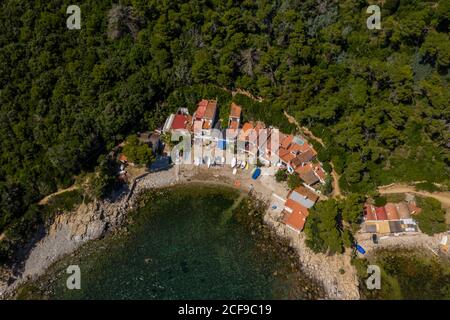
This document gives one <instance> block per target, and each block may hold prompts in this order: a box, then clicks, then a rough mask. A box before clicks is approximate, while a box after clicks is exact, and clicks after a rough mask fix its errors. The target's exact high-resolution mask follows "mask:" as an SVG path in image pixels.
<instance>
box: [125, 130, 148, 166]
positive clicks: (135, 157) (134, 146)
mask: <svg viewBox="0 0 450 320" xmlns="http://www.w3.org/2000/svg"><path fill="white" fill-rule="evenodd" d="M122 152H123V154H125V155H126V156H127V157H128V159H129V160H130V162H133V163H135V164H141V165H149V164H150V163H151V162H152V161H154V160H155V156H154V155H153V152H152V149H151V148H150V147H149V146H148V145H147V144H143V143H142V144H141V143H140V142H139V139H138V137H137V136H136V135H131V136H129V137H128V138H127V140H126V142H125V146H124V148H123V150H122Z"/></svg>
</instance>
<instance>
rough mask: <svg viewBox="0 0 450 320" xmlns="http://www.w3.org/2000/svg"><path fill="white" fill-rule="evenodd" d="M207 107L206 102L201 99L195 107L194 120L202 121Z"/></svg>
mask: <svg viewBox="0 0 450 320" xmlns="http://www.w3.org/2000/svg"><path fill="white" fill-rule="evenodd" d="M207 105H208V100H205V99H202V100H201V101H200V102H199V103H198V106H197V111H196V112H195V118H196V119H197V120H200V119H203V117H204V116H205V112H206V106H207Z"/></svg>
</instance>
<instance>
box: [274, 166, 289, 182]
mask: <svg viewBox="0 0 450 320" xmlns="http://www.w3.org/2000/svg"><path fill="white" fill-rule="evenodd" d="M287 178H288V174H287V172H286V170H283V169H279V170H278V171H277V173H275V180H276V181H277V182H281V181H286V180H287Z"/></svg>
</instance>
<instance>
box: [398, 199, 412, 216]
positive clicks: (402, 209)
mask: <svg viewBox="0 0 450 320" xmlns="http://www.w3.org/2000/svg"><path fill="white" fill-rule="evenodd" d="M397 212H398V216H399V218H400V219H410V218H411V214H410V212H409V207H408V205H407V204H406V203H405V202H400V203H397Z"/></svg>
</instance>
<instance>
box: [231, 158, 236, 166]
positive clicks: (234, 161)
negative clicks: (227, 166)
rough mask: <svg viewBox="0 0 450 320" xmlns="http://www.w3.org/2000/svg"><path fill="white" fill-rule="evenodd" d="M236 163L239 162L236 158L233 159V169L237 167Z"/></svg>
mask: <svg viewBox="0 0 450 320" xmlns="http://www.w3.org/2000/svg"><path fill="white" fill-rule="evenodd" d="M236 162H237V160H236V158H233V159H232V160H231V167H232V168H234V167H235V166H236Z"/></svg>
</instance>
